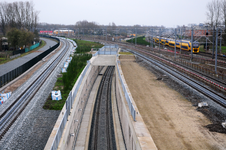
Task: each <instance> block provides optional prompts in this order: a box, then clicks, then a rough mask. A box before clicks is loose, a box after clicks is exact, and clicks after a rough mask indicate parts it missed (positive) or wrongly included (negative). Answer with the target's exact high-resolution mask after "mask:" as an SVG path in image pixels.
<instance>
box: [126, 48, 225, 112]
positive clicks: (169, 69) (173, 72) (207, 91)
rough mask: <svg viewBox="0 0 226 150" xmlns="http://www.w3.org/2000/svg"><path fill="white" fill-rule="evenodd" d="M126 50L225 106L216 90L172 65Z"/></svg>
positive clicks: (223, 98) (222, 98) (222, 97)
mask: <svg viewBox="0 0 226 150" xmlns="http://www.w3.org/2000/svg"><path fill="white" fill-rule="evenodd" d="M128 51H129V52H131V53H134V54H135V55H137V56H139V57H141V58H143V59H144V60H146V61H148V62H151V63H152V64H154V65H156V66H158V67H159V68H160V69H161V70H163V71H165V72H167V73H168V74H170V75H171V76H173V77H175V78H177V79H178V80H180V81H182V82H183V83H185V84H187V85H189V86H190V87H192V88H194V89H196V90H197V91H199V92H200V93H202V94H203V95H205V96H207V97H208V98H210V99H211V100H213V101H215V102H217V103H218V104H220V105H221V106H223V107H224V108H226V98H225V97H224V96H221V95H219V94H218V93H217V92H215V91H213V90H210V89H209V88H207V87H205V86H203V84H201V83H199V82H197V81H196V80H194V79H192V78H190V77H188V76H187V75H185V74H183V73H182V72H180V71H178V70H176V69H174V68H173V67H171V66H168V65H166V64H164V63H162V62H161V61H159V60H156V59H153V58H150V57H147V56H144V55H143V54H141V53H139V52H135V51H132V50H128ZM151 55H152V54H151ZM154 57H155V58H157V56H154ZM159 59H160V60H162V61H165V60H163V59H162V58H159Z"/></svg>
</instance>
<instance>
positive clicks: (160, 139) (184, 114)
mask: <svg viewBox="0 0 226 150" xmlns="http://www.w3.org/2000/svg"><path fill="white" fill-rule="evenodd" d="M120 60H121V66H122V70H123V74H124V76H125V80H126V82H127V84H128V86H129V89H130V91H131V93H132V95H133V98H134V100H135V102H136V105H137V107H138V109H139V112H140V114H141V115H142V117H143V120H144V122H145V124H146V126H147V128H148V130H149V132H150V134H151V136H152V138H153V140H154V142H155V143H156V146H157V148H158V149H159V150H166V149H167V150H218V149H220V150H223V149H224V150H225V149H226V135H225V134H222V133H216V132H210V131H209V130H208V129H207V128H205V127H204V126H206V125H208V124H210V123H211V122H210V121H209V120H208V119H207V118H206V117H205V116H204V115H203V114H202V113H200V112H198V111H197V110H196V107H194V106H192V104H191V103H190V102H189V101H187V100H186V99H185V98H184V97H183V96H182V95H181V94H180V93H178V92H176V91H174V90H172V89H170V88H169V87H168V86H167V85H166V84H165V83H164V82H163V81H161V80H156V79H157V77H156V76H155V75H154V74H153V73H151V72H150V71H148V70H147V69H145V68H144V67H141V66H139V64H138V63H136V62H135V58H134V57H133V56H132V57H131V56H120Z"/></svg>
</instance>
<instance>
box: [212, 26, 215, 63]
mask: <svg viewBox="0 0 226 150" xmlns="http://www.w3.org/2000/svg"><path fill="white" fill-rule="evenodd" d="M214 45H215V26H213V47H212V49H213V50H212V59H214Z"/></svg>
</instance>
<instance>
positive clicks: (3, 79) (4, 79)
mask: <svg viewBox="0 0 226 150" xmlns="http://www.w3.org/2000/svg"><path fill="white" fill-rule="evenodd" d="M50 38H53V37H50ZM53 39H55V40H57V41H58V43H57V44H56V45H54V46H52V47H51V48H49V49H48V50H46V51H45V52H43V53H41V54H40V55H38V56H36V57H35V58H33V59H31V60H29V61H28V62H26V63H24V64H22V65H21V66H19V67H17V68H15V69H13V70H12V71H10V72H8V73H5V74H4V75H2V76H0V87H2V86H4V85H5V84H7V83H9V82H10V81H12V80H13V79H15V78H16V77H18V76H19V75H21V74H23V73H24V72H26V71H27V70H28V69H30V68H31V67H32V66H34V65H35V64H36V63H37V62H39V61H40V60H42V59H43V58H44V57H45V56H47V55H48V54H49V53H51V52H52V51H53V50H55V49H56V48H57V47H58V46H59V45H60V40H59V39H58V38H53Z"/></svg>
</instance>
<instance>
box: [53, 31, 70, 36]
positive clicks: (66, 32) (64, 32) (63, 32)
mask: <svg viewBox="0 0 226 150" xmlns="http://www.w3.org/2000/svg"><path fill="white" fill-rule="evenodd" d="M53 34H55V35H61V34H74V30H54V31H53Z"/></svg>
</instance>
